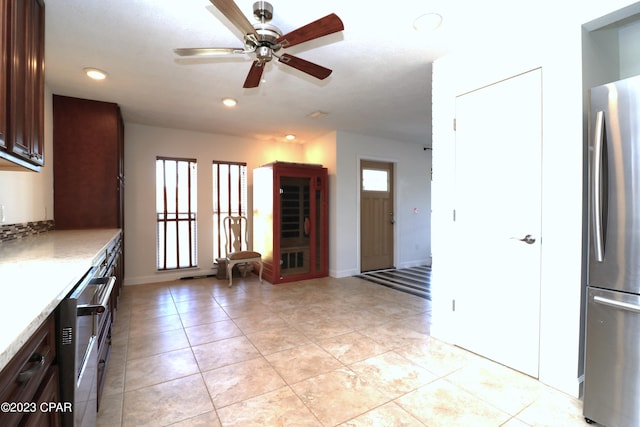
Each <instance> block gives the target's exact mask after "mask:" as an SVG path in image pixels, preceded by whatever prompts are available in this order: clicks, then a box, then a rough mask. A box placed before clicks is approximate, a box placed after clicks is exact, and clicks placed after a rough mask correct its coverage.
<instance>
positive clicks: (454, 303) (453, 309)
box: [451, 299, 456, 311]
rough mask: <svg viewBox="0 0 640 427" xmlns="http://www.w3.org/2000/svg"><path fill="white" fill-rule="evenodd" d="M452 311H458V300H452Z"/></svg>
mask: <svg viewBox="0 0 640 427" xmlns="http://www.w3.org/2000/svg"><path fill="white" fill-rule="evenodd" d="M451 311H456V300H454V299H452V300H451Z"/></svg>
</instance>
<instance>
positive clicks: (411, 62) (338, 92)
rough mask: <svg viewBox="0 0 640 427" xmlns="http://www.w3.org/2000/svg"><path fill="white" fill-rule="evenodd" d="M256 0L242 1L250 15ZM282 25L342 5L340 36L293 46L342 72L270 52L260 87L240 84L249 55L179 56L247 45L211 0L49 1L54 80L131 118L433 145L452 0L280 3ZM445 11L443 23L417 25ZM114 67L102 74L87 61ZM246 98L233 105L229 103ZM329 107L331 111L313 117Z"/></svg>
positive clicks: (54, 85)
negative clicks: (438, 74)
mask: <svg viewBox="0 0 640 427" xmlns="http://www.w3.org/2000/svg"><path fill="white" fill-rule="evenodd" d="M253 2H254V1H253V0H236V3H237V5H238V6H239V7H240V9H241V10H242V11H243V12H244V13H245V15H246V16H247V18H248V19H249V20H250V21H251V22H253V21H254V19H253V16H252V10H253V8H252V5H253ZM271 3H272V4H273V7H274V18H273V21H272V22H271V23H272V24H274V25H276V26H277V27H279V28H280V30H282V31H283V32H284V33H287V32H289V31H291V30H294V29H296V28H298V27H300V26H302V25H305V24H307V23H309V22H312V21H314V20H316V19H318V18H321V17H323V16H325V15H327V14H329V13H332V12H334V13H336V14H337V15H338V16H340V18H341V19H342V21H343V22H344V25H345V30H344V31H343V32H341V33H337V34H333V35H329V36H326V37H323V38H321V39H317V40H314V41H311V42H307V43H304V44H301V45H298V46H294V47H292V48H290V49H287V53H290V54H292V55H296V56H299V57H300V58H303V59H306V60H309V61H312V62H315V63H317V64H319V65H322V66H325V67H327V68H330V69H332V70H333V74H332V75H331V76H330V77H329V78H327V79H326V80H323V81H319V80H316V79H314V78H312V77H310V76H307V75H306V74H304V73H302V72H300V71H298V70H295V69H293V68H291V67H287V66H285V65H283V64H280V63H278V62H277V61H273V62H271V63H269V64H268V65H267V68H266V70H265V72H264V74H263V78H264V79H265V80H266V81H264V82H262V83H261V84H260V87H259V88H257V89H243V88H242V85H243V82H244V79H245V77H246V75H247V73H248V71H249V67H250V65H251V58H249V57H248V56H246V55H239V56H232V57H224V58H221V57H217V58H197V59H196V58H179V57H177V56H176V55H175V54H174V53H173V49H174V48H178V47H242V41H241V35H240V33H239V32H238V31H237V30H236V29H235V28H233V27H232V26H231V24H230V23H229V22H228V21H227V20H226V18H225V17H224V16H223V15H222V14H220V12H219V11H218V10H217V9H216V8H215V7H214V6H213V5H211V3H210V2H209V1H207V0H179V1H177V0H108V1H104V0H46V19H47V22H46V80H47V84H48V85H49V87H50V88H51V90H52V92H53V93H56V94H62V95H68V96H76V97H83V98H89V99H97V100H103V101H110V102H116V103H118V104H120V106H121V108H122V112H123V116H124V118H125V121H127V122H135V123H141V124H148V125H154V126H162V127H170V128H177V129H189V130H196V131H204V132H213V133H220V134H229V135H236V136H241V137H246V138H251V139H275V140H280V139H282V138H283V136H284V135H285V134H287V133H294V134H296V135H298V138H299V141H300V142H304V141H310V140H313V139H314V138H316V137H318V136H321V135H323V134H325V133H327V132H329V131H334V130H338V131H341V130H342V131H350V132H356V133H361V134H364V135H375V136H378V137H382V138H388V139H392V140H400V141H408V142H415V143H417V144H425V143H428V142H429V141H430V134H431V125H430V123H431V112H430V109H431V92H430V90H431V89H430V81H431V62H432V61H433V60H434V59H435V58H437V57H439V56H441V55H442V54H443V53H444V52H445V49H446V43H447V42H448V41H447V40H446V38H447V36H446V35H447V28H448V27H447V26H448V25H449V26H450V25H451V16H452V15H453V11H451V7H450V6H446V5H445V4H446V2H444V1H443V2H425V1H418V0H396V1H395V2H387V1H384V2H383V1H379V0H371V1H362V0H348V1H345V0H323V1H313V2H312V1H303V0H272V1H271ZM434 11H435V12H440V13H442V14H443V15H444V19H445V21H444V26H443V29H442V31H439V32H436V33H434V34H420V33H417V32H415V31H414V29H413V27H412V24H413V21H414V19H415V18H416V17H418V16H420V15H422V14H424V13H427V12H434ZM84 67H96V68H100V69H103V70H105V71H107V72H108V73H109V77H108V79H107V80H105V81H102V82H94V81H91V80H89V79H88V78H86V76H85V75H84V74H83V72H82V69H83V68H84ZM224 97H233V98H236V99H237V100H238V102H239V103H238V106H237V107H236V108H235V109H232V110H230V109H227V108H224V107H223V106H222V104H221V103H220V100H221V99H222V98H224ZM316 110H321V111H325V112H328V113H329V115H328V116H326V117H324V118H322V119H317V120H313V119H310V118H308V117H307V115H308V114H309V113H311V112H313V111H316Z"/></svg>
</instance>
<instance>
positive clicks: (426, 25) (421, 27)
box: [413, 12, 442, 33]
mask: <svg viewBox="0 0 640 427" xmlns="http://www.w3.org/2000/svg"><path fill="white" fill-rule="evenodd" d="M441 25H442V15H440V14H439V13H433V12H431V13H425V14H424V15H421V16H418V17H417V18H416V20H415V21H413V29H414V30H416V31H417V32H419V33H428V32H431V31H435V30H437V29H438V28H440V26H441Z"/></svg>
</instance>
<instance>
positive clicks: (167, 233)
mask: <svg viewBox="0 0 640 427" xmlns="http://www.w3.org/2000/svg"><path fill="white" fill-rule="evenodd" d="M196 173H197V164H196V160H194V159H179V158H170V157H157V158H156V230H157V232H156V239H157V244H156V248H157V257H156V258H157V269H158V270H175V269H181V268H191V267H197V265H198V253H197V245H196V226H197V223H196V219H197V203H196V195H197V192H196V190H197V175H196Z"/></svg>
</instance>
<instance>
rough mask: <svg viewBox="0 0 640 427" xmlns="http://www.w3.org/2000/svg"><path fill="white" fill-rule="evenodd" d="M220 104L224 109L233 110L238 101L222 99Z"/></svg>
mask: <svg viewBox="0 0 640 427" xmlns="http://www.w3.org/2000/svg"><path fill="white" fill-rule="evenodd" d="M222 104H224V106H225V107H229V108H233V107H235V106H236V105H238V101H236V100H235V99H233V98H222Z"/></svg>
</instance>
